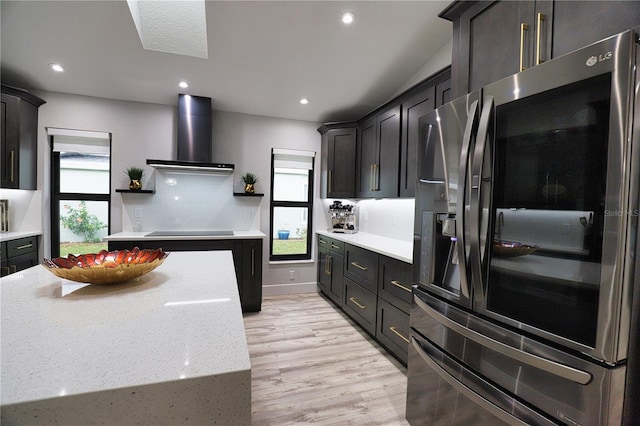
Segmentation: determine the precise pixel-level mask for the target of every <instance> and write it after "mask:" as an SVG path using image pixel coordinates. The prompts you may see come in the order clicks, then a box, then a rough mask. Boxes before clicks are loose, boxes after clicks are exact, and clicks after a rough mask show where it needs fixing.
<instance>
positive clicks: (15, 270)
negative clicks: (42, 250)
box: [9, 265, 18, 274]
mask: <svg viewBox="0 0 640 426" xmlns="http://www.w3.org/2000/svg"><path fill="white" fill-rule="evenodd" d="M9 268H11V273H12V274H15V273H16V272H18V267H17V266H16V265H9Z"/></svg>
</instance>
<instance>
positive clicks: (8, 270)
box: [2, 266, 11, 275]
mask: <svg viewBox="0 0 640 426" xmlns="http://www.w3.org/2000/svg"><path fill="white" fill-rule="evenodd" d="M2 269H4V270H5V275H9V274H10V273H11V269H9V267H8V266H5V267H4V268H2Z"/></svg>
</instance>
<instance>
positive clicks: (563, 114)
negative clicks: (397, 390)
mask: <svg viewBox="0 0 640 426" xmlns="http://www.w3.org/2000/svg"><path fill="white" fill-rule="evenodd" d="M637 37H638V35H637V33H636V32H634V31H631V30H630V31H627V32H624V33H621V34H619V35H617V36H614V37H611V38H608V39H605V40H603V41H601V42H598V43H595V44H593V45H590V46H587V47H585V48H583V49H580V50H577V51H575V52H572V53H570V54H567V55H564V56H562V57H559V58H556V59H553V60H551V61H549V62H546V63H543V64H541V65H539V66H536V67H534V68H532V69H529V70H526V71H524V72H521V73H518V74H515V75H513V76H511V77H508V78H506V79H503V80H500V81H498V82H496V83H492V84H490V85H487V86H486V87H484V88H482V89H481V90H479V91H477V92H474V93H470V94H469V95H467V96H465V97H463V98H460V99H457V100H455V101H452V102H451V103H449V104H447V105H444V106H443V107H441V108H438V109H437V110H435V111H434V112H433V113H431V114H429V115H427V116H425V117H423V118H422V119H421V121H420V129H421V140H420V144H419V158H418V175H419V176H418V182H417V191H416V207H415V208H416V210H415V230H414V265H413V284H414V286H413V287H414V290H413V301H412V306H411V327H412V330H411V343H410V347H409V361H408V392H407V419H408V420H409V422H410V423H411V424H412V425H414V426H416V425H421V424H425V425H438V424H447V425H451V424H460V425H481V424H487V425H495V424H499V423H501V422H504V423H506V424H569V425H575V424H580V425H597V424H602V425H611V424H622V423H623V422H626V423H629V421H630V418H631V417H633V414H631V413H633V411H632V410H630V409H629V407H630V405H632V404H633V403H634V401H632V399H633V398H637V397H638V395H637V394H635V392H637V390H635V389H634V387H633V386H632V385H631V382H632V380H627V377H628V373H630V371H631V370H630V369H631V368H632V367H634V365H633V364H634V362H635V361H633V362H632V361H631V359H628V357H629V351H630V347H631V348H635V345H636V340H637V338H638V329H637V328H638V325H637V323H638V320H637V313H635V312H634V311H633V309H632V300H633V296H634V294H633V292H634V286H635V287H636V288H635V291H636V297H637V292H639V291H640V289H639V288H638V287H639V286H640V284H639V280H638V278H637V277H638V269H640V266H639V262H638V258H637V257H636V253H637V251H638V244H639V243H638V241H637V240H638V216H639V204H638V203H639V201H638V199H639V185H638V184H639V181H640V173H639V171H640V137H639V136H640V132H639V131H638V126H634V122H637V123H640V121H636V120H637V118H638V117H637V116H638V114H640V112H639V111H638V109H639V108H638V98H637V96H636V93H637V88H638V82H637V76H636V67H637V65H638V57H637ZM632 316H633V319H632ZM632 334H633V337H632V338H630V335H632ZM633 350H636V349H633ZM636 355H637V356H640V354H636ZM629 375H631V374H629ZM625 398H626V402H625ZM625 404H626V406H625ZM636 404H637V402H636ZM623 410H626V411H625V413H626V414H625V416H626V417H625V418H624V419H623ZM635 420H636V421H638V419H635Z"/></svg>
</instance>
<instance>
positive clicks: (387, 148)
mask: <svg viewBox="0 0 640 426" xmlns="http://www.w3.org/2000/svg"><path fill="white" fill-rule="evenodd" d="M377 122H378V139H379V140H378V150H379V151H378V161H377V163H376V164H375V165H374V175H373V183H374V184H373V187H374V196H375V197H397V196H398V171H399V170H400V106H399V105H398V106H395V107H393V108H391V109H390V110H388V111H386V112H384V113H383V114H381V115H380V116H379V117H378V120H377Z"/></svg>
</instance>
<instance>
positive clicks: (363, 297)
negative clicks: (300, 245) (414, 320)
mask: <svg viewBox="0 0 640 426" xmlns="http://www.w3.org/2000/svg"><path fill="white" fill-rule="evenodd" d="M318 254H319V261H318V287H319V288H320V291H321V292H322V293H323V294H325V295H326V296H327V297H328V298H329V299H330V300H331V301H332V302H334V303H335V304H336V305H337V306H338V307H340V308H341V309H342V310H343V311H344V312H345V313H346V314H347V315H349V316H350V317H351V318H352V319H353V320H354V321H355V322H356V324H358V325H359V326H360V327H361V328H362V329H363V330H365V331H366V332H367V333H369V334H370V335H371V336H373V337H374V338H375V339H376V340H377V341H378V342H379V343H380V344H381V345H382V346H383V347H384V348H385V349H386V350H387V351H388V352H389V353H390V354H392V355H393V356H395V357H396V358H397V359H398V360H399V361H400V362H402V363H403V364H404V365H406V364H407V355H408V352H409V343H408V341H407V339H408V336H409V307H410V302H411V264H409V263H406V262H402V261H400V260H397V259H393V258H390V257H387V256H384V255H381V254H379V253H376V252H374V251H371V250H366V249H363V248H360V247H356V246H354V245H351V244H345V243H344V242H342V241H339V240H335V239H332V238H329V237H326V236H324V235H319V236H318ZM336 283H338V284H336ZM338 291H341V292H342V293H341V294H340V295H338V294H336V293H337V292H338Z"/></svg>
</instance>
